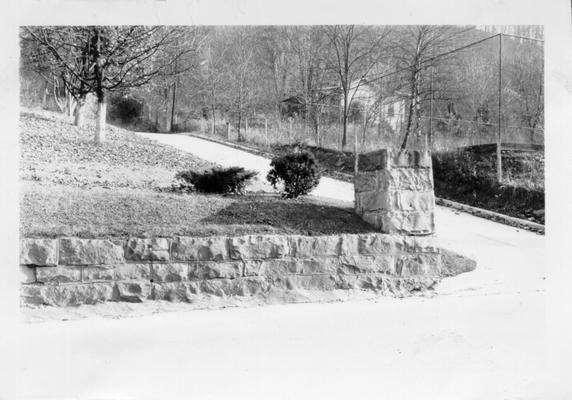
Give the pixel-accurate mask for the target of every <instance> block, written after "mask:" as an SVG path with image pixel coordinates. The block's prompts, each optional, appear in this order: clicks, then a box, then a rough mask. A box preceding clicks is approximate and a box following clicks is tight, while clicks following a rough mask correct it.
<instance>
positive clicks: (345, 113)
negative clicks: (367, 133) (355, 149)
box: [341, 94, 348, 151]
mask: <svg viewBox="0 0 572 400" xmlns="http://www.w3.org/2000/svg"><path fill="white" fill-rule="evenodd" d="M347 131H348V96H347V94H346V95H344V111H343V113H342V148H341V150H342V151H343V150H344V148H345V147H346V144H347V141H348V136H347Z"/></svg>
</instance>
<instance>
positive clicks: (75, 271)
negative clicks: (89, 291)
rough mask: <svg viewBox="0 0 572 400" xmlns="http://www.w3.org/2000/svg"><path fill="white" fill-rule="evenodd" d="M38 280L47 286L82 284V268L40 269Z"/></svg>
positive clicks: (37, 272) (37, 274) (37, 275)
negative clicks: (71, 283)
mask: <svg viewBox="0 0 572 400" xmlns="http://www.w3.org/2000/svg"><path fill="white" fill-rule="evenodd" d="M36 280H37V281H38V282H40V283H45V284H60V283H70V282H81V267H68V266H60V267H45V268H38V269H37V271H36Z"/></svg>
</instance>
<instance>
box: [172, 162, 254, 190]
mask: <svg viewBox="0 0 572 400" xmlns="http://www.w3.org/2000/svg"><path fill="white" fill-rule="evenodd" d="M256 174H257V172H255V171H246V170H245V169H244V168H242V167H230V168H213V169H211V170H210V171H206V172H203V173H198V172H195V171H182V172H179V173H177V175H175V178H176V179H177V180H178V181H179V187H178V188H177V189H178V190H179V191H186V192H188V191H191V190H193V189H194V190H196V191H198V192H201V193H221V194H228V193H234V194H243V193H244V188H245V186H246V184H247V183H248V181H249V180H250V179H252V178H253V177H255V176H256Z"/></svg>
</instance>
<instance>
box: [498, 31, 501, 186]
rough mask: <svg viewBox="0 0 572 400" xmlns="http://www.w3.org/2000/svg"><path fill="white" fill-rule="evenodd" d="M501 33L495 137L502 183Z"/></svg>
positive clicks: (499, 175)
mask: <svg viewBox="0 0 572 400" xmlns="http://www.w3.org/2000/svg"><path fill="white" fill-rule="evenodd" d="M501 146H502V33H499V131H498V136H497V181H498V182H499V183H501V182H502V153H501Z"/></svg>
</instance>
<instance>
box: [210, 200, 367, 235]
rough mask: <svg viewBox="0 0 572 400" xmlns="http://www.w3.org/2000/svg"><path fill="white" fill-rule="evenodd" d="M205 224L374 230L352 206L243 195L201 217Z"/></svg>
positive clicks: (302, 231) (297, 230) (296, 229)
mask: <svg viewBox="0 0 572 400" xmlns="http://www.w3.org/2000/svg"><path fill="white" fill-rule="evenodd" d="M201 222H202V223H204V224H216V225H239V224H262V225H270V226H274V227H280V228H281V230H285V231H291V232H292V233H298V234H305V235H320V234H334V233H366V232H375V228H374V227H373V226H371V225H369V224H367V223H366V222H364V221H363V220H361V218H359V217H358V216H357V215H356V214H355V213H354V211H353V209H351V208H345V207H337V206H330V205H324V204H316V203H314V202H313V201H312V200H309V199H307V198H306V199H297V200H285V199H281V198H279V197H276V196H245V197H242V198H241V199H240V200H237V201H234V202H233V203H232V204H230V205H229V206H228V207H226V208H224V209H222V210H219V211H218V212H216V213H215V214H212V215H210V216H208V217H206V218H204V219H202V220H201Z"/></svg>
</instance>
